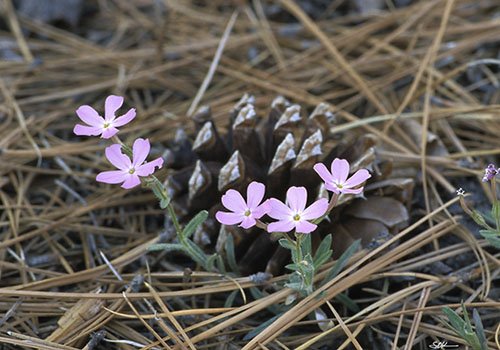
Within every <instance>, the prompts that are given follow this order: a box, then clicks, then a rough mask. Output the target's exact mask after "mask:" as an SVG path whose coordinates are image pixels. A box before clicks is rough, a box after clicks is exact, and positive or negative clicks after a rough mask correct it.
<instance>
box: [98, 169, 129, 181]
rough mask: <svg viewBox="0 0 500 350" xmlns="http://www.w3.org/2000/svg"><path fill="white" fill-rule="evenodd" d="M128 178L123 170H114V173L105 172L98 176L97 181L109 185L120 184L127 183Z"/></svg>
mask: <svg viewBox="0 0 500 350" xmlns="http://www.w3.org/2000/svg"><path fill="white" fill-rule="evenodd" d="M126 177H127V173H125V172H123V171H121V170H113V171H103V172H102V173H99V174H97V176H96V178H95V179H96V181H99V182H104V183H107V184H119V183H121V182H123V181H125V178H126Z"/></svg>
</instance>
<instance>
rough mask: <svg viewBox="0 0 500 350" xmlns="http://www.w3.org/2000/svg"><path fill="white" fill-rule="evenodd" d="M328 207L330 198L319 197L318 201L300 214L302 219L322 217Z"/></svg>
mask: <svg viewBox="0 0 500 350" xmlns="http://www.w3.org/2000/svg"><path fill="white" fill-rule="evenodd" d="M327 209H328V200H327V199H325V198H321V199H318V200H317V201H316V202H314V203H313V204H311V205H310V206H308V207H307V208H306V209H305V210H304V211H303V212H302V214H301V215H300V218H301V219H304V220H314V219H317V218H320V217H322V216H323V215H324V214H325V213H326V210H327Z"/></svg>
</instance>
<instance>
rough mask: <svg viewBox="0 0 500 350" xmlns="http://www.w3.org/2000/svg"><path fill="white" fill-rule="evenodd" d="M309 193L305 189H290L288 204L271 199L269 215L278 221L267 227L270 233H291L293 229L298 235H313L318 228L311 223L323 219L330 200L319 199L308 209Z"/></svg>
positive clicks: (287, 193) (287, 196)
mask: <svg viewBox="0 0 500 350" xmlns="http://www.w3.org/2000/svg"><path fill="white" fill-rule="evenodd" d="M306 203H307V191H306V189H305V187H294V186H292V187H290V188H289V189H288V191H287V192H286V204H285V203H283V202H282V201H280V200H278V199H275V198H271V199H270V200H269V204H270V206H271V210H270V211H269V213H268V215H269V216H270V217H272V218H273V219H277V220H278V221H276V222H273V223H270V224H269V225H267V231H268V232H289V231H291V230H293V229H295V231H297V232H298V233H311V232H312V231H314V230H315V229H316V227H318V226H317V225H316V224H313V223H312V222H309V221H310V220H314V219H317V218H320V217H322V216H323V215H324V214H325V213H326V211H327V209H328V200H326V199H325V198H322V199H318V200H317V201H316V202H314V203H313V204H311V205H310V206H309V207H307V208H306Z"/></svg>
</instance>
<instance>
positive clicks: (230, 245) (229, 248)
mask: <svg viewBox="0 0 500 350" xmlns="http://www.w3.org/2000/svg"><path fill="white" fill-rule="evenodd" d="M224 250H225V251H226V258H227V263H228V265H229V268H230V269H231V270H232V271H233V272H234V273H237V274H240V268H239V267H238V263H237V262H236V255H235V254H234V239H233V235H231V234H228V235H227V237H226V244H225V245H224Z"/></svg>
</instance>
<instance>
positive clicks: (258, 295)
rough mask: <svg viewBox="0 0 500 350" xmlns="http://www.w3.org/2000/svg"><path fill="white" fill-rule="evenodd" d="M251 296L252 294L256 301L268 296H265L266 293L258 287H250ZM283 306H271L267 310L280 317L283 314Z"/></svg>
mask: <svg viewBox="0 0 500 350" xmlns="http://www.w3.org/2000/svg"><path fill="white" fill-rule="evenodd" d="M250 294H252V297H253V298H254V299H255V300H259V299H264V298H265V297H266V296H267V295H265V294H264V293H262V292H261V291H260V290H259V289H258V288H256V287H250ZM280 306H281V305H279V304H271V305H269V306H268V307H267V310H269V311H270V312H272V313H273V314H275V315H278V314H280V313H282V312H283V308H282V307H280Z"/></svg>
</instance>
